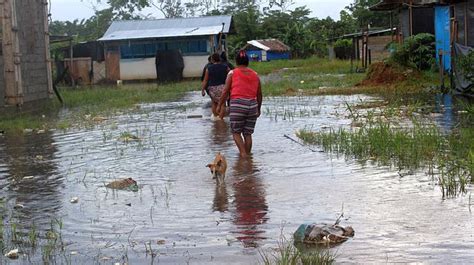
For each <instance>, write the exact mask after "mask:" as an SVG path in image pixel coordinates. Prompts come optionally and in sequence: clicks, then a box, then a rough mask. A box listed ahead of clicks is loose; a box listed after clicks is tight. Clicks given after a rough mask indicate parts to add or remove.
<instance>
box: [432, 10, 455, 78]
mask: <svg viewBox="0 0 474 265" xmlns="http://www.w3.org/2000/svg"><path fill="white" fill-rule="evenodd" d="M450 27H451V24H450V8H449V6H435V38H436V62H437V63H438V65H439V63H440V58H441V56H440V54H442V65H443V68H444V70H445V71H450V70H451V37H450V33H451V30H450Z"/></svg>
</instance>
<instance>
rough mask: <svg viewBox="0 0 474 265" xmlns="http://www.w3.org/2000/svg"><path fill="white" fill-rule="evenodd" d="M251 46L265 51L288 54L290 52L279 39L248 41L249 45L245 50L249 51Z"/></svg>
mask: <svg viewBox="0 0 474 265" xmlns="http://www.w3.org/2000/svg"><path fill="white" fill-rule="evenodd" d="M250 46H254V47H256V48H258V49H261V50H264V51H276V52H286V51H289V50H290V47H288V46H287V45H286V44H284V43H283V42H281V41H280V40H277V39H265V40H251V41H247V45H245V47H244V49H248V48H249V47H250Z"/></svg>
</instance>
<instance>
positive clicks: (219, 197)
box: [212, 185, 229, 212]
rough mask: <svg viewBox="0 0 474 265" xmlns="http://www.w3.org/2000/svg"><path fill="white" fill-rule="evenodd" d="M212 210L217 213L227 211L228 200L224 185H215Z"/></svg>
mask: <svg viewBox="0 0 474 265" xmlns="http://www.w3.org/2000/svg"><path fill="white" fill-rule="evenodd" d="M212 209H213V210H214V211H218V212H226V211H227V210H228V209H229V199H228V194H227V188H226V186H225V185H216V192H215V195H214V202H213V204H212Z"/></svg>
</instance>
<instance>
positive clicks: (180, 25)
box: [99, 16, 232, 41]
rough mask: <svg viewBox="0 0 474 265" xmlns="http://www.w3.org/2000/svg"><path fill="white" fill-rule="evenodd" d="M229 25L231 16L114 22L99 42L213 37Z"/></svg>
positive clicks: (227, 30)
mask: <svg viewBox="0 0 474 265" xmlns="http://www.w3.org/2000/svg"><path fill="white" fill-rule="evenodd" d="M223 23H224V26H223V25H222V24H223ZM231 24H232V16H208V17H193V18H172V19H156V20H123V21H114V22H112V25H110V27H109V29H107V32H105V34H104V36H103V37H102V38H100V39H99V41H112V40H128V39H148V38H166V37H186V36H206V35H214V34H219V33H220V32H223V33H229V32H230V30H231Z"/></svg>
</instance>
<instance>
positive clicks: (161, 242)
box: [156, 239, 166, 245]
mask: <svg viewBox="0 0 474 265" xmlns="http://www.w3.org/2000/svg"><path fill="white" fill-rule="evenodd" d="M165 243H166V241H165V240H164V239H160V240H157V241H156V244H158V245H164V244H165Z"/></svg>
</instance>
